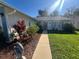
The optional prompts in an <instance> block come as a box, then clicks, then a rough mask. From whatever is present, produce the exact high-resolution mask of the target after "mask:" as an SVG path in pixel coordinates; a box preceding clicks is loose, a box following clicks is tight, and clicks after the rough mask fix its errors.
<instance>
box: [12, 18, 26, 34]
mask: <svg viewBox="0 0 79 59" xmlns="http://www.w3.org/2000/svg"><path fill="white" fill-rule="evenodd" d="M13 27H14V28H15V29H16V31H17V32H18V33H21V32H23V31H25V28H26V26H25V21H24V20H23V19H21V20H19V21H17V24H15V25H13Z"/></svg>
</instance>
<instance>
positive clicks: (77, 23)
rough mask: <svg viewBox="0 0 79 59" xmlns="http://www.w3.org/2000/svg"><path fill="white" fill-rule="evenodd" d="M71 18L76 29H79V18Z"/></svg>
mask: <svg viewBox="0 0 79 59" xmlns="http://www.w3.org/2000/svg"><path fill="white" fill-rule="evenodd" d="M71 18H72V20H73V24H74V26H75V28H76V29H79V16H73V17H71Z"/></svg>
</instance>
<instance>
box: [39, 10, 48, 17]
mask: <svg viewBox="0 0 79 59" xmlns="http://www.w3.org/2000/svg"><path fill="white" fill-rule="evenodd" d="M38 13H39V16H48V12H47V11H46V10H39V12H38Z"/></svg>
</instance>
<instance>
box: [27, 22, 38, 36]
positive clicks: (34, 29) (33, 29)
mask: <svg viewBox="0 0 79 59" xmlns="http://www.w3.org/2000/svg"><path fill="white" fill-rule="evenodd" d="M37 31H39V27H38V26H37V25H36V23H34V24H32V26H30V27H29V28H28V29H27V33H28V34H30V35H33V34H35V33H36V32H37Z"/></svg>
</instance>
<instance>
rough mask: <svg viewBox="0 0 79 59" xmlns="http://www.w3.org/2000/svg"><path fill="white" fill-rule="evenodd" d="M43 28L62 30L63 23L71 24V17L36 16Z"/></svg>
mask: <svg viewBox="0 0 79 59" xmlns="http://www.w3.org/2000/svg"><path fill="white" fill-rule="evenodd" d="M35 19H37V21H38V22H39V23H40V24H41V26H42V29H43V30H62V28H63V25H64V24H65V23H69V24H73V21H72V20H71V18H67V17H62V16H54V17H36V18H35Z"/></svg>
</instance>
